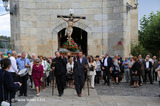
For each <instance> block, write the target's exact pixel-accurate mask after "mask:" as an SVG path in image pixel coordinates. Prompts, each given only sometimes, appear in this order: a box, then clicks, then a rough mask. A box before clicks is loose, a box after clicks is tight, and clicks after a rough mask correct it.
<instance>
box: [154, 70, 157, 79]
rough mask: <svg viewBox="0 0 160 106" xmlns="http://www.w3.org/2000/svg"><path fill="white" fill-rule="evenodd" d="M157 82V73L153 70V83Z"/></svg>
mask: <svg viewBox="0 0 160 106" xmlns="http://www.w3.org/2000/svg"><path fill="white" fill-rule="evenodd" d="M154 80H155V81H157V72H155V70H153V81H154Z"/></svg>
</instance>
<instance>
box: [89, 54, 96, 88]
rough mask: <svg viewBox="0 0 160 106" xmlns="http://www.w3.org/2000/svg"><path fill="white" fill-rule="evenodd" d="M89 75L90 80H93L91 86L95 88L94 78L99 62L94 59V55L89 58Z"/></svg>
mask: <svg viewBox="0 0 160 106" xmlns="http://www.w3.org/2000/svg"><path fill="white" fill-rule="evenodd" d="M88 65H89V73H88V74H89V76H90V81H91V88H92V89H94V79H95V75H96V69H97V64H96V62H95V61H94V59H93V57H90V58H89V63H88Z"/></svg>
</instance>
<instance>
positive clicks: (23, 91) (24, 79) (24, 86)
mask: <svg viewBox="0 0 160 106" xmlns="http://www.w3.org/2000/svg"><path fill="white" fill-rule="evenodd" d="M19 79H20V82H21V83H22V86H21V87H20V95H23V94H24V95H27V80H28V74H27V75H25V76H23V77H20V78H19Z"/></svg>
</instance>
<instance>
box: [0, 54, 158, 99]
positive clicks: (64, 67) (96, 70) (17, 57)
mask: <svg viewBox="0 0 160 106" xmlns="http://www.w3.org/2000/svg"><path fill="white" fill-rule="evenodd" d="M7 55H8V58H7V59H5V58H4V57H3V55H2V53H0V62H1V66H0V67H1V69H0V85H3V86H0V102H3V101H6V100H8V101H11V102H16V99H15V95H16V92H17V91H19V95H18V96H27V86H28V85H27V80H28V78H29V79H30V85H31V88H33V89H36V91H37V96H39V95H40V92H41V87H43V88H42V89H43V91H45V88H46V86H51V85H52V83H51V82H52V81H54V80H53V79H55V80H56V85H57V89H58V93H59V96H62V95H63V94H64V89H65V88H67V87H69V88H73V89H75V90H76V92H77V95H78V96H79V97H81V96H82V89H85V81H86V80H89V82H90V87H91V88H92V89H94V86H95V85H97V86H98V85H99V84H101V83H100V82H102V81H103V84H104V85H108V86H110V85H111V81H112V82H113V84H116V85H118V84H119V83H121V81H122V79H123V78H124V79H125V82H126V83H128V85H129V86H131V87H134V88H136V87H139V86H142V85H143V84H146V83H147V82H149V83H150V84H153V82H154V81H159V85H160V79H159V78H160V61H158V60H157V59H156V56H153V59H152V58H150V55H147V56H146V57H145V58H144V59H143V58H142V56H141V55H139V56H138V57H136V56H132V55H131V54H130V55H129V57H124V61H123V59H122V57H121V56H120V55H115V56H114V57H111V56H109V55H108V54H107V53H106V54H105V56H99V55H97V56H95V57H94V56H91V55H90V56H84V55H83V52H82V51H79V53H78V55H77V56H70V55H67V56H62V55H61V54H60V53H59V52H58V51H57V52H55V57H44V56H42V55H39V56H37V58H36V54H32V56H31V58H30V59H28V58H27V57H26V53H25V52H22V53H19V54H17V53H16V51H12V53H10V52H9V53H7ZM22 70H23V71H24V73H23V74H20V71H22ZM53 75H54V76H53ZM8 93H9V95H8Z"/></svg>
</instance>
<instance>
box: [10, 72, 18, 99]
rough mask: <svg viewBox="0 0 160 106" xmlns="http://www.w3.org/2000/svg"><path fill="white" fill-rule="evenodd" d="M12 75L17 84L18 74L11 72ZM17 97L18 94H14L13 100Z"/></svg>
mask: <svg viewBox="0 0 160 106" xmlns="http://www.w3.org/2000/svg"><path fill="white" fill-rule="evenodd" d="M11 75H12V77H13V80H14V82H17V80H18V76H17V74H16V73H14V72H11ZM15 95H16V92H13V98H15Z"/></svg>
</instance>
